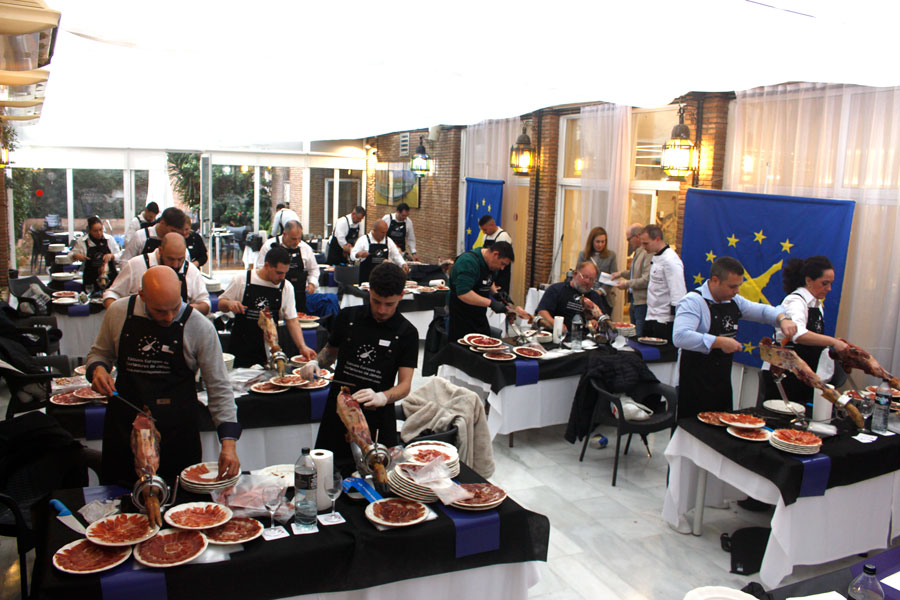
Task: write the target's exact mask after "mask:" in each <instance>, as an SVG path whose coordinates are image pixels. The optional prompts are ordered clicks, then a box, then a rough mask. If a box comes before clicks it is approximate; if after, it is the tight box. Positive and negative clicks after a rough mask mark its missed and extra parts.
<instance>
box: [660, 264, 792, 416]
mask: <svg viewBox="0 0 900 600" xmlns="http://www.w3.org/2000/svg"><path fill="white" fill-rule="evenodd" d="M743 281H744V267H743V266H742V265H741V263H740V262H738V261H737V260H736V259H734V258H732V257H730V256H722V257H719V258H717V259H716V261H715V262H714V263H713V265H712V267H711V268H710V271H709V281H707V282H706V283H704V284H703V285H702V286H700V287H699V288H697V289H695V290H691V291H690V292H688V293H687V294H685V296H684V297H683V298H682V299H681V301H680V302H679V303H678V308H677V310H676V312H675V325H674V333H673V341H674V343H675V345H676V346H677V347H679V348H681V362H680V365H679V389H678V418H680V419H684V418H690V417H695V416H697V414H698V413H701V412H703V411H709V410H712V411H730V410H732V408H733V402H734V401H733V398H732V390H731V363H732V360H733V359H734V353H735V352H740V351H742V350H743V349H744V346H743V344H741V342H739V341H738V340H737V330H738V320H739V319H748V320H750V321H757V322H759V323H769V324H771V325H773V326H774V325H777V326H778V327H780V328H781V331H782V332H783V333H784V335H785V337H787V338H788V339H791V337H793V335H794V333H796V331H797V325H796V324H795V323H794V322H793V321H791V320H790V319H788V318H787V317H786V315H785V313H784V310H783V309H782V307H781V306H770V305H768V304H760V303H757V302H750V301H749V300H746V299H745V298H743V297H741V296H739V295H738V291H739V290H740V287H741V284H742V283H743Z"/></svg>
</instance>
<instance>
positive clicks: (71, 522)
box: [50, 498, 85, 535]
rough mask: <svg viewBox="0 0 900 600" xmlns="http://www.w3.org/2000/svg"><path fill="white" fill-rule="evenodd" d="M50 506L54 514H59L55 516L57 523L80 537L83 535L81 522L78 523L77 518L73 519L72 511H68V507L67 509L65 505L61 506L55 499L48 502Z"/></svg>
mask: <svg viewBox="0 0 900 600" xmlns="http://www.w3.org/2000/svg"><path fill="white" fill-rule="evenodd" d="M50 506H52V507H53V508H55V509H56V512H57V513H59V514H57V515H56V518H57V519H59V521H60V522H61V523H62V524H63V525H65V526H66V527H68V528H69V529H71V530H72V531H75V532H77V533H80V534H82V535H83V534H84V531H85V530H84V525H82V524H81V521H79V520H78V519H77V518H75V515H73V514H72V511H71V510H69V507H67V506H66V505H65V504H63V503H62V502H60V501H59V500H57V499H56V498H54V499H52V500H51V501H50Z"/></svg>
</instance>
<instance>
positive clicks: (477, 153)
mask: <svg viewBox="0 0 900 600" xmlns="http://www.w3.org/2000/svg"><path fill="white" fill-rule="evenodd" d="M521 132H522V124H521V121H520V119H519V118H518V117H516V118H513V119H496V120H494V119H492V120H488V121H482V122H481V123H478V124H476V125H469V126H468V127H466V155H465V176H466V177H477V178H479V179H500V180H503V181H505V182H506V185H504V186H503V210H504V214H505V213H506V212H507V210H511V208H509V209H508V208H507V207H511V206H512V204H511V203H510V202H508V201H507V200H509V198H510V195H511V193H512V191H511V189H510V188H511V185H513V184H515V183H516V182H515V181H514V179H515V176H514V175H513V172H512V169H511V168H510V167H509V149H510V148H511V147H512V146H513V144H515V143H516V138H518V137H519V134H520V133H521ZM524 179H525V181H526V182H527V181H528V178H524ZM498 224H499V223H498Z"/></svg>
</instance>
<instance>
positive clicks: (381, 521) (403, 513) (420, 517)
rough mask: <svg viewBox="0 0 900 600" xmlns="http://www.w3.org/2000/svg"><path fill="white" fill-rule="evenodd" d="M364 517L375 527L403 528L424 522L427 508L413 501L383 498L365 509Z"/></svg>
mask: <svg viewBox="0 0 900 600" xmlns="http://www.w3.org/2000/svg"><path fill="white" fill-rule="evenodd" d="M366 517H367V518H368V519H369V520H370V521H372V522H373V523H375V524H377V525H385V526H388V527H405V526H408V525H415V524H416V523H421V522H422V521H424V520H425V519H426V518H427V517H428V508H427V507H426V506H425V505H424V504H422V503H421V502H417V501H415V500H407V499H405V498H384V499H382V500H376V501H375V502H373V503H371V504H369V505H368V506H367V507H366Z"/></svg>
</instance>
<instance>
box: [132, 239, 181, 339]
mask: <svg viewBox="0 0 900 600" xmlns="http://www.w3.org/2000/svg"><path fill="white" fill-rule="evenodd" d="M176 235H177V234H176ZM140 295H141V300H143V301H144V304H145V305H146V307H147V314H148V315H149V316H150V318H151V319H153V320H154V321H156V323H157V324H159V325H162V326H163V327H168V326H169V325H171V324H172V321H173V320H174V319H175V316H176V315H177V314H178V310H179V309H180V308H181V281H180V280H179V279H178V275H176V274H175V271H173V270H172V269H170V268H168V267H165V266H162V265H160V266H156V267H150V268H149V269H147V271H146V272H145V273H144V276H143V277H142V278H141V291H140Z"/></svg>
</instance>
